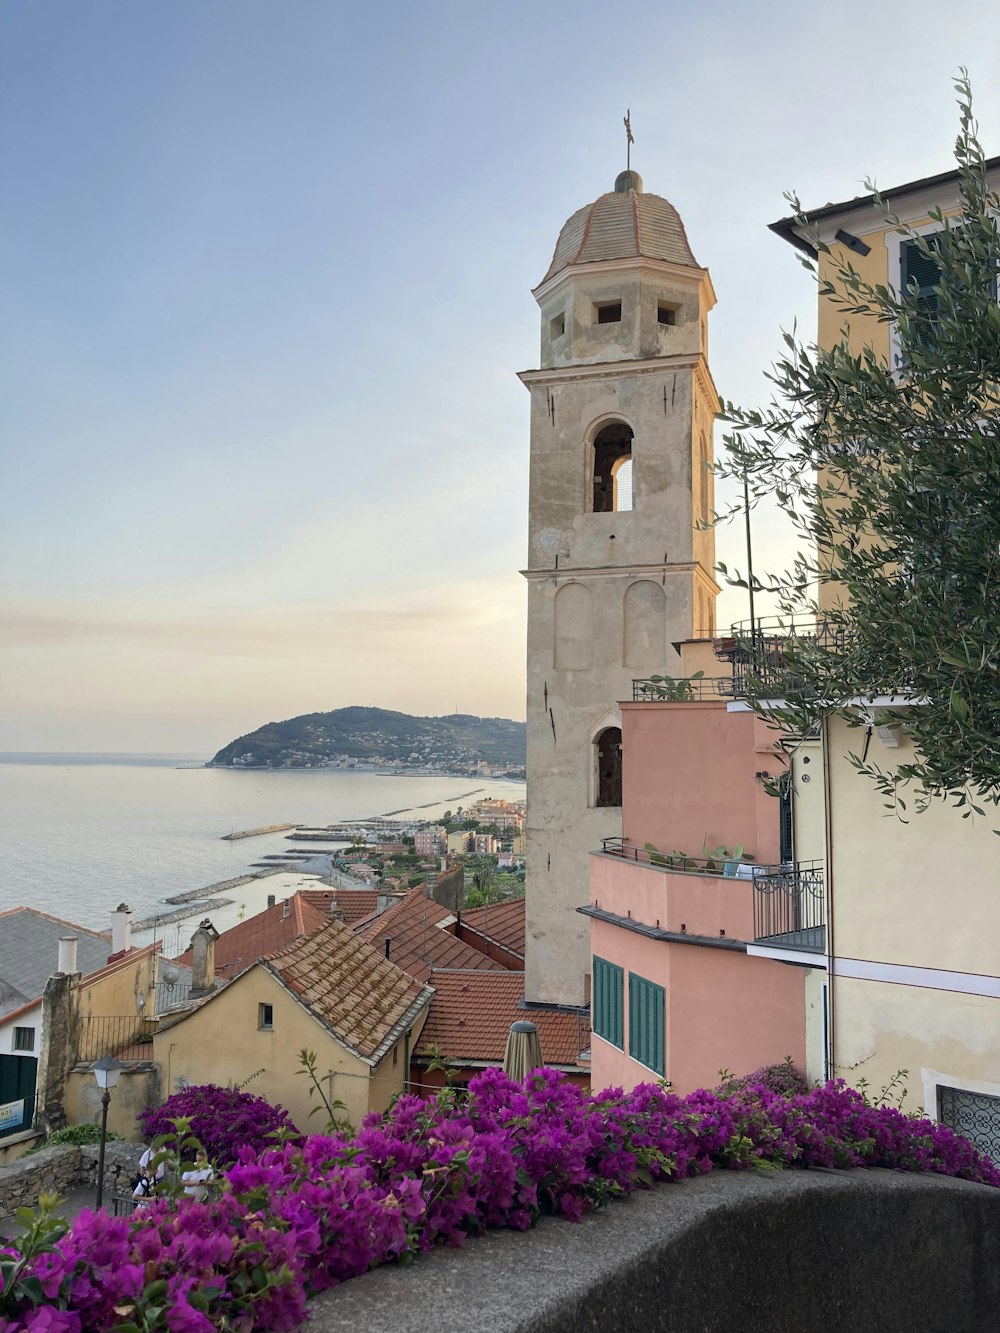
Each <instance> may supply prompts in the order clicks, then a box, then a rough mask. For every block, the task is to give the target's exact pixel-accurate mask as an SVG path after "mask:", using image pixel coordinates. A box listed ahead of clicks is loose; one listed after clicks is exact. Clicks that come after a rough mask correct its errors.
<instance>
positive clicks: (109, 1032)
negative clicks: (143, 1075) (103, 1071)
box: [76, 1014, 156, 1064]
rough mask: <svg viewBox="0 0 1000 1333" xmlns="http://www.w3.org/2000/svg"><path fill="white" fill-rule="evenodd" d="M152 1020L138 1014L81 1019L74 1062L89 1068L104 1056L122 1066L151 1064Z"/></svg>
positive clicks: (154, 1025)
mask: <svg viewBox="0 0 1000 1333" xmlns="http://www.w3.org/2000/svg"><path fill="white" fill-rule="evenodd" d="M155 1027H156V1024H155V1022H154V1021H153V1020H151V1019H148V1018H143V1017H142V1016H141V1015H137V1014H112V1015H110V1016H107V1015H102V1016H100V1017H97V1018H94V1017H85V1018H81V1019H80V1029H79V1039H78V1044H77V1057H76V1058H77V1061H78V1063H80V1064H91V1063H92V1062H93V1061H94V1060H101V1059H103V1058H104V1056H106V1055H113V1056H115V1058H116V1059H118V1060H121V1061H122V1062H128V1061H136V1060H151V1059H152V1053H153V1032H154V1030H155Z"/></svg>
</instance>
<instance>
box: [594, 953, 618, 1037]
mask: <svg viewBox="0 0 1000 1333" xmlns="http://www.w3.org/2000/svg"><path fill="white" fill-rule="evenodd" d="M624 1001H625V972H624V969H623V968H620V967H619V966H618V965H617V963H609V962H608V961H607V960H606V959H604V958H598V957H597V956H596V955H595V957H594V976H593V981H592V984H591V1006H592V1009H593V1013H592V1019H591V1021H592V1026H593V1029H594V1031H595V1032H596V1033H597V1035H598V1036H599V1037H603V1038H604V1040H605V1041H609V1042H610V1043H611V1045H612V1046H617V1047H618V1049H619V1050H622V1049H623V1047H624V1045H625V1040H624V1021H623V1013H622V1010H623V1008H624Z"/></svg>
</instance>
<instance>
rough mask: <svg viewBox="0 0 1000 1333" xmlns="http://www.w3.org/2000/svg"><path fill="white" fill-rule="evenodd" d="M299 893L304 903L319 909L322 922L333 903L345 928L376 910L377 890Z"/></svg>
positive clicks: (325, 890)
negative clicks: (338, 909) (339, 912)
mask: <svg viewBox="0 0 1000 1333" xmlns="http://www.w3.org/2000/svg"><path fill="white" fill-rule="evenodd" d="M300 893H301V894H302V897H303V898H304V899H305V900H306V902H309V903H313V904H314V905H315V906H317V907H319V908H320V910H321V911H322V913H323V918H324V920H325V919H326V918H327V917H328V916H329V915H330V904H331V902H335V903H336V904H337V906H338V907H339V908H340V911H341V914H342V915H343V918H344V924H345V925H347V926H355V925H357V923H358V922H359V921H363V920H364V918H365V917H367V916H372V915H373V914H374V913H375V912H376V911H377V910H378V889H301V890H300Z"/></svg>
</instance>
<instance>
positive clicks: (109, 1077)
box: [94, 1055, 122, 1092]
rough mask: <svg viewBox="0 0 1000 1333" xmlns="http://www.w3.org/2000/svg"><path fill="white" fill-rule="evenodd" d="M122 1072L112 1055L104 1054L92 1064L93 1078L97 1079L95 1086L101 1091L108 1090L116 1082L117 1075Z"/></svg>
mask: <svg viewBox="0 0 1000 1333" xmlns="http://www.w3.org/2000/svg"><path fill="white" fill-rule="evenodd" d="M121 1072H122V1066H121V1065H120V1064H119V1063H118V1061H117V1060H116V1059H115V1057H114V1056H113V1055H105V1056H103V1057H102V1058H101V1059H100V1060H98V1061H97V1062H96V1063H95V1065H94V1078H96V1079H97V1086H98V1087H99V1088H100V1089H101V1091H102V1092H110V1091H111V1089H112V1088H113V1087H114V1086H115V1084H116V1083H117V1082H118V1075H119V1074H120V1073H121Z"/></svg>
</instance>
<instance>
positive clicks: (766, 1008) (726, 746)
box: [580, 645, 825, 1094]
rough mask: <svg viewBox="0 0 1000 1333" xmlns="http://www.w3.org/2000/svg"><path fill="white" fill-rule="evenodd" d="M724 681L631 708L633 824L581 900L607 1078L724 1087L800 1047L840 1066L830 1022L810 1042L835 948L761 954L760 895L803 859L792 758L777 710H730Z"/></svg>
mask: <svg viewBox="0 0 1000 1333" xmlns="http://www.w3.org/2000/svg"><path fill="white" fill-rule="evenodd" d="M702 646H707V645H694V647H696V648H697V647H702ZM689 647H690V645H682V670H688V667H687V665H686V662H685V660H684V659H685V657H686V656H687V654H686V652H685V650H686V649H688V648H689ZM717 687H721V688H722V689H727V688H731V687H732V678H731V677H729V678H728V679H727V678H725V677H720V678H718V679H712V680H709V681H708V684H707V687H706V688H704V690H703V692H699V691H697V690H695V689H693V688H692V691H691V693H692V697H691V698H690V699H686V700H662V699H657V698H656V696H655V686H654V687H652V688H651V690H650V695H651V697H648V698H645V699H643V698H641V697H640V698H639V699H638V700H637V701H635V702H632V701H628V702H623V703H622V705H621V716H622V741H623V748H624V753H625V756H626V759H625V764H624V767H623V790H622V816H623V833H622V836H621V837H620V838H619V837H615V838H608V839H606V840H605V841H604V843H603V845H602V847H601V848H600V850H596V851H594V852H593V853H592V855H591V867H590V902H589V904H588V905H587V906H585V907H582V908H581V909H580V912H581V914H582V915H583V916H584V917H585V918H589V920H590V925H591V947H592V954H593V958H592V967H593V994H592V1023H593V1030H594V1035H593V1046H592V1048H591V1064H592V1071H593V1082H594V1086H595V1087H598V1088H601V1087H607V1086H617V1085H621V1086H624V1087H634V1086H635V1085H636V1084H637V1083H643V1082H648V1081H649V1080H650V1079H653V1078H666V1079H667V1080H668V1081H669V1082H670V1083H671V1085H672V1086H673V1088H674V1090H675V1091H676V1092H679V1093H682V1094H683V1093H688V1092H692V1091H694V1090H695V1089H696V1088H699V1087H706V1086H707V1087H712V1086H713V1085H714V1084H716V1083H717V1082H718V1081H719V1071H720V1070H722V1069H731V1070H735V1071H737V1072H740V1073H745V1072H747V1071H748V1070H750V1069H755V1068H758V1067H760V1066H762V1065H766V1064H777V1063H780V1061H781V1060H783V1059H784V1058H786V1057H790V1058H791V1059H792V1060H793V1062H794V1063H795V1066H796V1067H797V1068H799V1069H802V1070H804V1071H807V1072H808V1074H809V1075H810V1076H811V1077H814V1078H818V1079H822V1078H823V1077H825V1067H824V1061H823V1046H822V1039H821V1037H822V1025H821V1024H820V1025H819V1026H818V1027H817V1030H816V1032H814V1031H813V1030H812V1028H813V1027H816V1025H815V1024H813V1025H812V1026H811V1028H810V1032H809V1036H810V1037H812V1038H813V1042H812V1048H811V1049H809V1048H808V1047H809V1043H807V1024H806V1021H805V1016H806V1014H807V1012H814V1011H818V1007H820V1006H821V1004H822V993H823V992H822V983H823V982H824V981H825V968H824V967H823V962H824V959H823V954H822V948H821V945H819V944H816V946H815V948H816V956H815V959H813V955H812V953H806V951H805V949H804V947H802V946H801V945H800V946H799V947H798V948H796V949H792V950H791V951H786V952H785V953H782V952H780V951H779V949H778V948H774V949H772V950H771V951H770V954H769V956H767V957H759V956H754V955H753V954H752V952H751V946H752V945H753V942H754V940H755V938H756V933H757V931H756V926H757V921H756V918H755V893H756V892H759V891H761V887H762V886H763V884H764V883H765V882H766V883H768V884H771V883H772V882H773V881H772V879H771V878H769V877H773V876H776V875H777V876H780V875H782V874H783V873H784V871H783V867H784V866H785V865H786V864H787V858H788V856H790V850H789V847H788V846H787V830H786V836H785V837H784V838H783V823H784V822H783V819H782V814H783V806H782V802H781V801H780V800H779V799H777V798H776V797H775V796H774V795H773V786H772V784H773V783H775V782H780V779H781V775H782V774H783V773H784V772H785V771H786V767H787V762H788V760H787V755H785V753H784V752H783V750H782V749H781V746H780V744H779V743H778V742H779V740H780V736H779V734H778V733H776V732H775V731H774V730H773V729H772V728H770V727H769V726H768V724H767V722H766V721H764V720H762V719H760V718H757V717H755V716H754V714H753V713H750V712H739V713H734V712H731V711H730V709H729V707H728V704H727V698H726V696H725V694H722V693H720V692H719V690H718V688H717ZM783 844H785V845H783ZM778 943H780V942H778ZM785 944H786V945H787V944H788V942H787V941H785ZM810 947H813V946H810ZM814 962H815V963H818V964H819V970H818V971H817V970H816V968H815V966H813V965H811V964H812V963H814ZM790 964H791V965H790ZM817 1035H818V1037H819V1040H816V1037H817Z"/></svg>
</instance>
